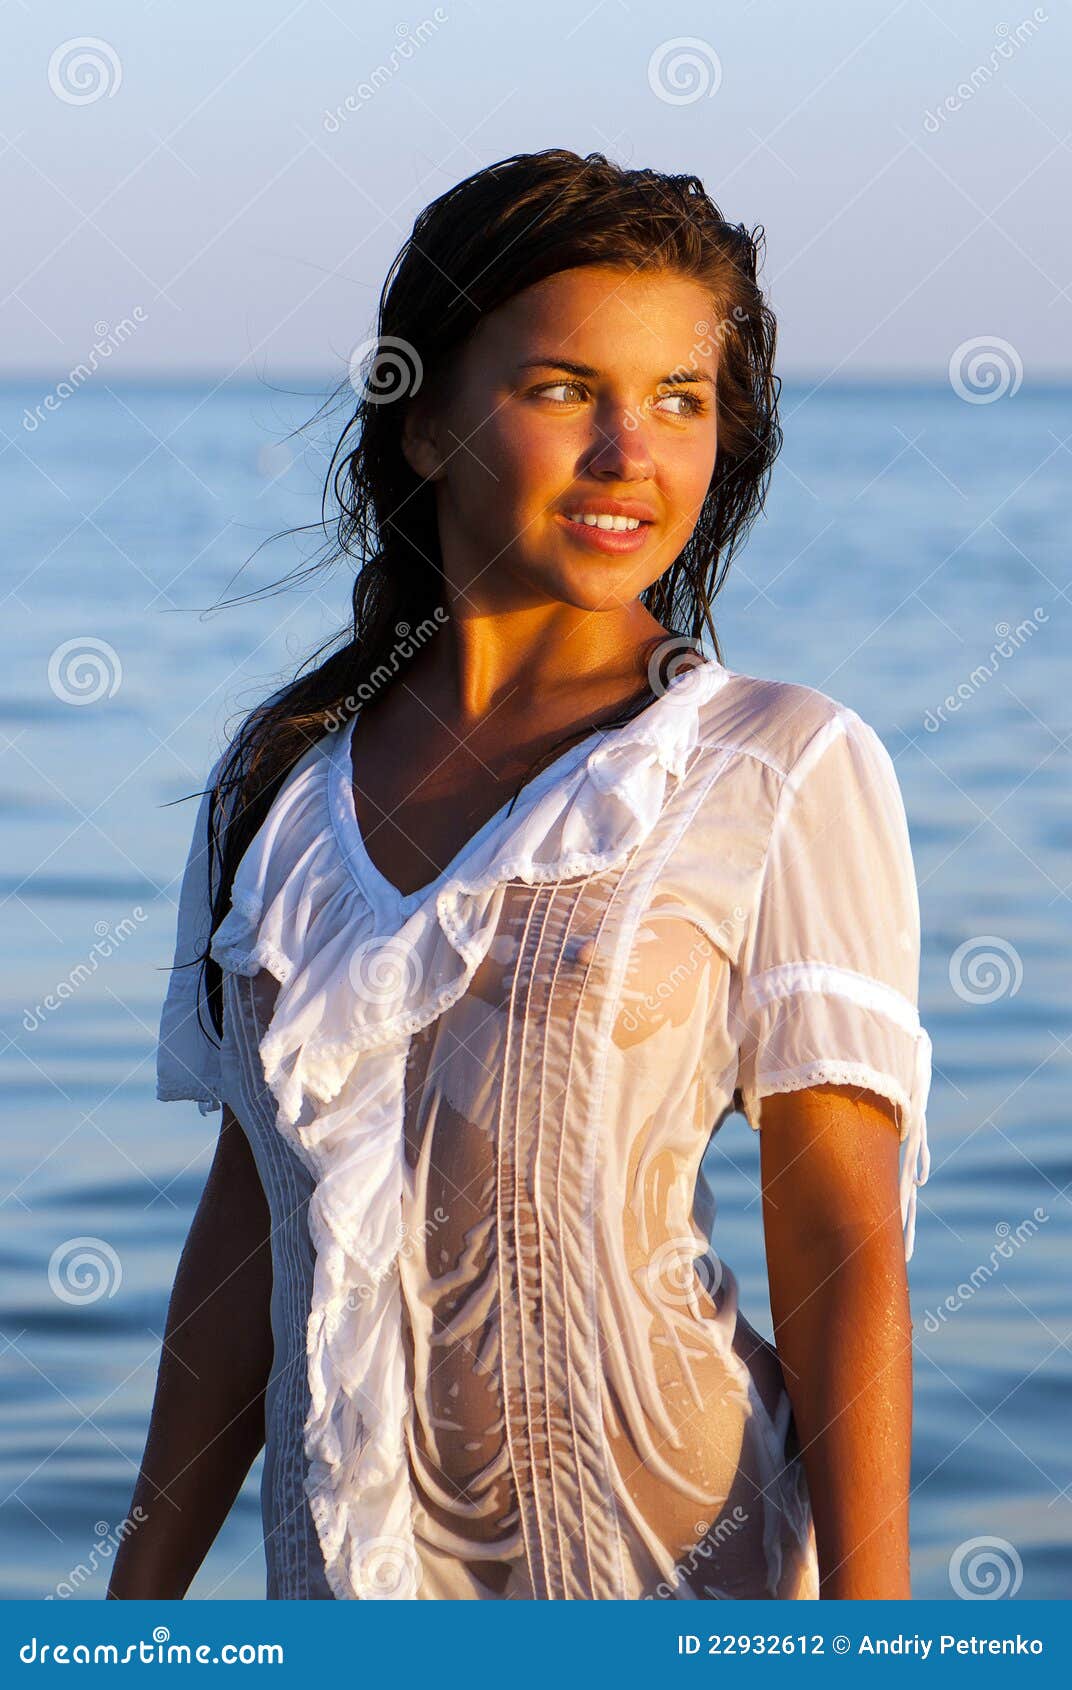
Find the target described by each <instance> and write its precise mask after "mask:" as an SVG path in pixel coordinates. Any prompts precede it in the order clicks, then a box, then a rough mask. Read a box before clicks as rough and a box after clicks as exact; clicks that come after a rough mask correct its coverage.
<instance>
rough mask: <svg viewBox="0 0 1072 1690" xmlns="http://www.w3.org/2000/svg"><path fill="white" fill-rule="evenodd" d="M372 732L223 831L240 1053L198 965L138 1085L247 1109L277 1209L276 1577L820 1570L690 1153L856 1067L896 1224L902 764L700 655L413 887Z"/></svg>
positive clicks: (555, 1591) (552, 1586)
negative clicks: (373, 753)
mask: <svg viewBox="0 0 1072 1690" xmlns="http://www.w3.org/2000/svg"><path fill="white" fill-rule="evenodd" d="M352 728H353V718H351V719H350V721H349V722H348V723H347V724H346V726H345V727H343V728H341V729H339V730H338V731H335V732H333V733H330V734H327V735H326V736H325V737H324V738H323V739H322V740H321V741H320V742H319V743H317V744H316V745H314V746H312V747H311V748H310V749H309V750H308V751H307V752H306V753H305V754H304V755H303V756H302V758H301V759H300V761H299V762H298V763H296V764H295V766H294V768H293V769H292V770H291V772H290V774H289V775H288V776H287V778H286V781H285V783H284V785H283V786H282V788H281V790H280V791H279V793H278V795H277V797H276V799H275V802H274V803H273V805H272V808H271V811H270V813H269V815H268V816H267V819H266V820H265V822H264V824H263V826H262V827H261V828H260V831H259V832H258V833H257V835H256V837H255V838H254V840H253V841H252V843H251V844H250V846H249V848H248V850H247V851H246V853H245V855H244V856H243V858H242V861H241V864H240V866H239V868H238V871H237V874H236V876H235V881H234V887H233V895H232V900H231V907H230V911H229V913H228V915H227V916H226V918H225V919H224V920H223V922H222V923H221V924H220V925H219V926H218V927H217V929H216V931H215V933H214V935H213V936H212V954H213V956H214V957H215V958H216V959H217V960H218V962H219V963H220V964H221V966H222V968H223V971H224V974H223V978H224V1038H223V1043H222V1046H219V1045H217V1044H216V1043H215V1042H213V1041H212V1040H211V1039H210V1038H209V1037H207V1036H206V1035H205V1033H204V1032H203V1031H202V1029H201V1026H200V1025H199V1021H198V1016H197V1013H196V1007H195V998H196V979H197V972H198V971H197V970H196V968H194V969H182V968H180V969H178V971H177V972H175V973H173V974H172V975H171V977H170V985H169V989H168V993H167V997H166V1001H165V1004H164V1008H163V1015H162V1021H161V1036H160V1046H159V1055H158V1095H159V1096H160V1097H161V1098H193V1099H196V1100H197V1101H198V1102H199V1103H200V1104H201V1106H202V1109H203V1110H205V1111H207V1110H209V1109H212V1108H216V1107H219V1105H220V1103H221V1102H227V1103H228V1104H229V1105H230V1106H231V1108H232V1109H233V1110H234V1112H235V1114H236V1116H237V1117H238V1119H239V1121H240V1122H241V1124H242V1126H243V1128H244V1130H245V1132H246V1133H247V1135H248V1137H249V1139H250V1143H251V1146H252V1149H253V1153H254V1155H255V1157H256V1160H257V1166H258V1169H259V1172H260V1175H261V1178H262V1181H263V1183H264V1187H265V1192H266V1196H267V1199H268V1202H269V1206H270V1209H271V1215H272V1249H273V1263H274V1286H273V1293H272V1308H271V1319H272V1328H273V1332H274V1336H275V1360H274V1364H273V1369H272V1376H271V1380H270V1382H269V1387H268V1392H267V1399H266V1410H265V1413H266V1424H265V1434H266V1442H265V1466H264V1477H263V1480H262V1491H261V1496H262V1510H263V1520H264V1531H265V1546H266V1557H267V1565H268V1587H267V1594H268V1595H269V1596H270V1597H272V1596H275V1597H328V1598H330V1597H336V1598H379V1597H387V1598H418V1599H436V1598H451V1599H453V1598H518V1599H539V1600H546V1599H565V1598H580V1599H620V1598H639V1597H647V1598H653V1599H664V1598H685V1599H719V1598H738V1597H758V1598H774V1599H786V1598H789V1599H796V1598H805V1597H815V1596H817V1594H818V1572H817V1566H816V1555H815V1538H814V1531H813V1527H812V1520H811V1510H810V1505H809V1499H808V1493H807V1486H806V1482H805V1478H804V1471H803V1465H802V1461H801V1458H800V1454H799V1448H798V1445H797V1442H796V1435H795V1430H794V1426H793V1420H792V1414H791V1407H790V1402H789V1399H788V1396H787V1394H786V1390H785V1384H784V1381H783V1377H782V1373H781V1368H780V1366H779V1362H778V1357H777V1354H776V1352H775V1350H774V1349H773V1348H772V1346H771V1345H770V1344H769V1343H767V1342H766V1341H765V1340H764V1339H762V1338H761V1337H760V1336H759V1334H758V1333H757V1332H756V1331H755V1330H754V1329H753V1328H752V1327H751V1326H750V1325H749V1323H748V1322H747V1320H746V1319H745V1318H744V1315H743V1314H742V1313H741V1312H740V1311H739V1309H738V1307H737V1283H736V1280H735V1278H734V1276H733V1273H732V1271H731V1269H730V1268H729V1266H728V1265H727V1264H726V1263H725V1262H723V1261H721V1260H720V1258H719V1256H718V1254H717V1253H716V1249H715V1243H714V1242H713V1241H712V1238H711V1236H710V1223H711V1220H712V1212H711V1211H710V1208H709V1199H708V1198H707V1196H706V1195H705V1194H706V1184H705V1182H704V1181H699V1182H698V1173H699V1168H700V1163H701V1161H702V1159H703V1156H704V1153H705V1151H706V1150H707V1149H708V1146H709V1144H710V1141H711V1138H712V1135H713V1134H714V1133H716V1132H717V1131H718V1130H719V1128H720V1127H721V1125H722V1123H723V1121H724V1120H725V1118H726V1116H727V1115H728V1114H729V1113H730V1112H731V1111H732V1109H733V1108H734V1105H735V1103H737V1105H738V1107H742V1108H743V1111H744V1113H745V1115H746V1117H747V1119H748V1121H749V1122H750V1124H751V1125H752V1126H753V1127H755V1128H759V1127H760V1126H761V1125H762V1100H763V1098H764V1097H767V1096H769V1095H770V1094H771V1093H773V1092H785V1091H791V1090H796V1089H798V1088H800V1087H804V1086H810V1085H813V1084H816V1083H819V1082H822V1081H833V1082H838V1083H850V1084H856V1085H860V1086H865V1087H868V1088H870V1089H872V1090H873V1091H875V1092H878V1093H879V1094H881V1095H882V1096H883V1097H885V1098H888V1099H890V1100H891V1101H892V1102H893V1103H894V1104H895V1105H896V1109H897V1119H898V1123H899V1129H900V1136H901V1139H902V1142H903V1152H902V1154H903V1162H902V1176H901V1207H902V1215H903V1220H904V1226H905V1246H906V1254H907V1255H910V1254H911V1250H912V1239H913V1233H914V1222H915V1201H916V1187H917V1185H919V1184H922V1183H923V1181H924V1180H925V1179H926V1178H927V1173H928V1168H929V1158H928V1151H927V1136H926V1122H925V1106H926V1102H927V1096H928V1091H929V1086H930V1053H931V1045H930V1040H929V1038H928V1036H927V1033H926V1032H925V1031H924V1029H923V1028H922V1027H921V1025H920V1021H919V1016H918V1013H917V1007H916V1006H917V990H918V969H919V905H918V898H917V891H916V884H915V876H914V872H913V864H912V856H911V850H910V844H909V835H908V828H907V824H906V819H905V811H904V806H903V803H902V799H901V794H900V790H899V787H898V783H897V778H896V775H895V773H894V768H893V764H892V761H891V759H890V756H889V754H888V753H887V751H886V750H885V748H884V746H883V744H882V742H881V741H880V739H879V738H878V736H877V734H876V733H875V731H874V730H873V729H872V728H871V727H870V726H868V725H867V723H865V722H864V721H863V720H862V719H861V717H860V716H858V715H857V714H856V712H855V711H853V710H852V709H850V708H848V707H846V706H844V705H841V704H838V703H837V702H835V701H834V700H832V699H831V698H829V697H827V696H826V694H824V693H822V692H819V691H817V690H815V689H813V688H809V687H805V686H800V685H796V684H791V683H787V682H778V681H769V680H761V679H757V678H754V677H751V676H747V675H742V674H737V673H735V672H733V671H731V670H729V669H726V668H725V667H724V666H722V665H721V664H719V663H717V662H715V661H714V660H707V661H705V662H702V663H700V664H698V665H697V666H695V667H693V668H690V669H687V670H684V671H682V672H681V673H679V674H678V675H677V676H676V677H675V678H674V679H673V680H672V682H671V683H670V685H669V687H668V688H667V690H666V691H665V692H664V693H662V694H661V695H660V696H658V697H657V698H655V699H654V701H653V702H652V703H650V704H649V705H647V706H646V707H645V708H644V709H643V710H642V711H641V712H640V714H639V715H637V716H636V717H635V718H634V719H633V720H632V721H631V722H628V723H627V724H625V725H624V726H620V727H616V728H611V729H601V730H596V731H594V732H593V733H592V734H590V735H589V736H588V737H587V738H586V739H584V740H582V741H581V742H579V743H578V744H576V745H574V746H573V747H571V748H570V749H569V750H567V751H566V752H565V753H564V754H563V755H562V756H561V757H559V758H558V759H556V761H554V762H553V763H551V764H549V765H548V766H547V767H546V768H545V769H544V770H543V771H541V772H540V773H538V774H537V775H536V776H535V777H534V778H533V779H532V780H531V781H530V782H529V783H528V784H527V785H526V786H525V787H524V788H523V789H522V792H521V795H520V797H519V798H518V799H517V800H516V801H515V803H514V805H513V808H512V809H510V808H509V806H508V805H504V806H503V807H502V808H501V809H500V810H499V811H498V812H497V814H496V815H494V816H493V817H491V819H490V820H489V821H488V822H487V823H486V824H485V825H484V826H483V827H482V828H481V829H480V830H479V831H478V832H477V833H476V834H475V835H474V837H473V838H472V839H471V840H470V841H469V842H468V844H467V845H466V846H464V847H463V849H462V850H461V851H459V852H458V854H457V855H456V856H455V858H454V859H453V860H452V862H451V863H450V864H449V865H448V866H447V868H446V869H444V871H443V872H442V873H441V874H440V875H438V876H437V877H436V879H435V880H433V881H431V882H429V884H428V885H427V886H425V887H422V888H421V889H420V891H418V892H414V893H412V894H410V895H408V896H403V895H401V894H400V893H399V892H398V891H397V890H396V888H395V887H394V886H393V885H392V884H391V882H390V881H389V880H388V879H386V877H385V876H384V874H383V873H382V872H381V871H380V870H379V869H377V868H376V867H375V866H374V864H373V862H372V860H371V858H370V856H369V854H368V851H367V850H366V847H365V844H364V842H363V840H362V837H361V833H360V831H359V828H358V824H357V818H356V814H355V807H354V799H353V786H352V770H351V751H350V740H351V735H352ZM206 805H207V798H206V799H203V800H202V804H201V814H200V817H199V820H198V823H197V827H196V830H195V836H194V841H193V845H192V848H191V851H190V857H189V860H188V863H187V867H186V872H185V876H184V878H183V882H182V889H181V896H180V905H179V919H178V933H177V942H176V950H175V960H176V963H180V964H181V963H184V962H187V961H189V960H190V959H191V958H192V957H194V956H196V955H197V954H198V952H199V951H200V950H201V948H202V947H203V945H204V943H205V941H206V939H207V938H208V936H209V928H210V917H209V895H208V893H209V888H208V880H207V875H206V869H205V863H206V851H205V823H206ZM202 1018H203V1019H204V1020H205V1022H206V1024H207V1020H208V1018H207V1012H206V1011H205V1008H204V1004H203V1001H202Z"/></svg>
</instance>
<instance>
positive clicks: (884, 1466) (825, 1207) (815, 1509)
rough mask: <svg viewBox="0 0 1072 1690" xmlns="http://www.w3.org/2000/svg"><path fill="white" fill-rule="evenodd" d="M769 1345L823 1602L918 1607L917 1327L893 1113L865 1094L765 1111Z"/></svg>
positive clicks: (806, 1095)
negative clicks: (802, 1477)
mask: <svg viewBox="0 0 1072 1690" xmlns="http://www.w3.org/2000/svg"><path fill="white" fill-rule="evenodd" d="M762 1119H763V1125H762V1131H761V1132H760V1135H759V1137H760V1157H761V1168H762V1182H763V1220H764V1234H765V1241H766V1253H767V1268H768V1275H769V1280H770V1296H771V1312H772V1315H773V1318H774V1334H775V1342H776V1345H777V1348H778V1353H779V1355H780V1357H781V1361H782V1368H783V1372H784V1375H785V1383H786V1389H787V1391H788V1393H789V1397H790V1401H791V1402H792V1405H793V1417H794V1420H795V1422H796V1428H797V1433H798V1436H799V1439H800V1443H801V1446H802V1450H803V1460H804V1470H805V1474H806V1477H807V1481H808V1489H809V1492H810V1494H811V1503H812V1516H813V1519H814V1521H815V1535H816V1544H817V1548H818V1557H819V1575H820V1588H819V1594H820V1596H821V1597H823V1598H824V1599H827V1600H830V1599H851V1600H857V1601H859V1600H863V1599H869V1598H903V1597H909V1596H911V1594H912V1592H911V1586H910V1577H909V1555H908V1494H909V1479H910V1468H911V1442H912V1320H911V1315H910V1312H909V1301H908V1284H907V1277H906V1273H905V1256H904V1238H903V1234H902V1227H901V1211H900V1198H899V1192H898V1152H899V1144H898V1134H897V1128H896V1119H895V1114H894V1110H893V1106H892V1105H891V1104H890V1103H888V1102H887V1101H886V1099H885V1098H882V1097H878V1096H877V1095H876V1094H875V1093H873V1092H870V1091H865V1090H862V1089H861V1088H860V1087H858V1086H843V1085H819V1086H813V1087H810V1088H808V1089H806V1090H801V1091H794V1092H784V1093H776V1094H774V1095H771V1096H768V1097H764V1098H763V1102H762Z"/></svg>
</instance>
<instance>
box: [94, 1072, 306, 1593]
mask: <svg viewBox="0 0 1072 1690" xmlns="http://www.w3.org/2000/svg"><path fill="white" fill-rule="evenodd" d="M270 1234H271V1221H270V1215H269V1210H268V1204H267V1201H266V1199H265V1195H264V1188H263V1186H262V1185H261V1181H260V1176H259V1174H258V1172H257V1166H256V1163H255V1161H254V1159H253V1152H252V1150H251V1149H250V1146H249V1141H248V1140H247V1138H246V1135H245V1133H244V1131H243V1130H242V1127H241V1124H240V1123H239V1121H238V1120H237V1119H236V1117H235V1116H234V1114H233V1113H232V1112H231V1110H230V1109H228V1108H227V1107H226V1105H225V1106H224V1110H223V1121H222V1124H221V1127H220V1137H219V1143H218V1144H217V1147H216V1155H215V1158H214V1160H213V1163H212V1168H211V1171H210V1173H209V1177H208V1180H207V1182H206V1184H205V1189H204V1191H203V1193H202V1195H201V1201H200V1203H199V1205H198V1208H197V1213H196V1215H195V1216H194V1221H193V1225H192V1226H191V1228H190V1232H189V1236H188V1237H187V1240H186V1244H185V1246H184V1248H183V1252H182V1257H181V1259H180V1261H179V1267H178V1271H177V1273H176V1275H175V1284H174V1287H173V1290H172V1293H171V1301H170V1304H169V1306H168V1314H167V1324H166V1328H165V1333H164V1343H163V1348H162V1353H161V1360H160V1368H159V1372H158V1375H157V1381H156V1394H155V1397H154V1400H153V1410H152V1416H151V1419H150V1423H149V1431H148V1436H147V1439H146V1444H145V1453H144V1455H143V1457H142V1463H141V1469H140V1472H139V1474H138V1480H137V1484H136V1485H135V1488H134V1494H133V1496H132V1498H131V1512H130V1519H129V1528H130V1529H129V1535H128V1536H127V1537H125V1538H124V1540H123V1542H122V1543H121V1545H120V1547H119V1550H118V1553H117V1555H116V1558H115V1564H114V1567H113V1569H112V1577H111V1582H110V1583H109V1586H108V1596H109V1597H110V1598H114V1599H124V1598H125V1599H144V1598H153V1597H157V1598H159V1597H181V1596H185V1594H186V1591H187V1589H188V1587H189V1585H190V1583H191V1581H192V1580H193V1578H194V1575H195V1573H196V1572H197V1570H198V1568H199V1567H200V1565H201V1563H202V1561H203V1560H204V1558H205V1556H206V1555H207V1553H208V1551H209V1549H210V1547H211V1545H212V1543H213V1541H214V1540H215V1538H216V1535H217V1533H218V1532H219V1530H220V1527H221V1526H222V1525H223V1522H224V1520H225V1519H226V1518H227V1515H228V1514H229V1512H230V1510H231V1507H232V1505H233V1503H234V1500H235V1498H236V1496H237V1495H238V1492H239V1491H240V1490H241V1488H242V1484H243V1481H244V1480H245V1478H246V1475H247V1474H248V1472H249V1469H250V1467H251V1466H252V1464H253V1462H254V1461H255V1460H256V1457H257V1455H258V1453H259V1451H260V1449H261V1448H262V1446H263V1444H264V1394H265V1388H266V1386H267V1383H268V1377H269V1374H270V1372H271V1367H272V1357H273V1345H272V1329H271V1295H272V1257H271V1244H270ZM135 1510H140V1512H136V1511H135ZM139 1521H140V1523H139Z"/></svg>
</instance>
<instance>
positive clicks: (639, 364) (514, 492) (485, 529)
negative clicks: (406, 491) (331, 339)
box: [407, 266, 717, 611]
mask: <svg viewBox="0 0 1072 1690" xmlns="http://www.w3.org/2000/svg"><path fill="white" fill-rule="evenodd" d="M711 318H712V304H711V298H710V295H709V293H708V291H707V289H706V288H704V287H702V286H701V285H700V284H699V283H697V282H695V281H691V280H685V279H683V278H680V277H677V276H673V275H667V274H663V275H652V274H647V275H644V274H637V273H634V272H632V271H630V270H626V269H621V268H617V267H609V266H608V267H604V266H590V267H585V268H583V269H577V270H567V271H563V272H561V273H560V274H558V275H555V276H551V277H548V278H547V279H546V280H545V281H543V282H539V283H537V284H536V285H535V286H533V287H531V288H528V289H526V291H525V292H524V293H522V294H519V295H517V296H516V297H515V298H514V299H512V300H510V301H509V302H508V303H507V304H506V305H503V306H501V307H500V308H499V309H498V310H497V311H495V312H492V313H490V314H489V315H488V316H487V317H486V318H485V319H484V321H483V322H482V323H481V324H480V326H479V327H478V329H477V330H476V331H475V333H474V334H473V336H472V337H471V338H470V340H469V342H468V343H467V344H466V346H465V347H464V348H463V350H462V354H461V357H460V360H459V365H458V369H457V373H456V377H455V380H454V382H453V384H452V386H451V389H450V391H449V393H448V394H446V395H445V396H444V398H443V402H442V405H441V407H440V409H439V410H438V411H435V412H431V413H429V415H428V416H427V417H426V418H425V420H424V422H423V424H422V423H420V422H416V417H417V416H419V412H413V413H412V414H413V417H414V434H413V436H412V438H411V439H410V440H409V443H408V444H407V456H408V457H409V459H410V462H411V464H412V465H413V467H414V468H415V469H416V470H417V472H418V474H421V475H432V476H433V477H434V479H435V481H436V490H437V492H436V496H437V510H438V518H439V533H440V543H441V548H442V554H443V564H444V569H445V571H446V575H447V579H448V581H449V582H450V583H451V584H452V585H453V586H454V588H455V590H456V591H457V592H459V593H461V594H462V595H463V602H464V604H465V606H466V608H467V609H468V610H470V611H488V610H493V609H497V610H502V609H506V608H510V607H518V608H520V607H522V606H530V607H534V606H536V605H539V604H546V603H547V602H548V601H559V602H562V603H566V604H569V605H572V606H575V607H577V608H578V609H583V610H609V609H614V608H615V607H618V606H624V605H626V604H628V603H630V601H632V600H634V599H636V598H637V596H638V595H639V594H640V593H641V592H642V591H643V590H644V588H645V587H648V586H650V584H651V583H652V582H653V581H656V580H657V579H658V578H659V576H660V575H662V574H663V573H664V572H665V571H666V570H667V569H668V568H669V567H670V565H671V564H672V563H673V562H674V560H675V558H676V557H677V556H678V554H679V553H680V552H681V550H682V548H683V546H684V545H685V543H686V541H687V540H688V538H689V536H690V534H691V533H692V531H693V528H694V527H695V524H696V520H697V517H698V516H699V513H700V509H701V507H702V505H703V502H704V499H705V498H706V496H707V492H708V488H709V486H710V482H711V476H712V472H713V470H714V465H715V455H716V450H717V427H716V409H715V377H716V364H717V344H716V342H715V341H714V339H713V337H712V335H711ZM674 378H677V379H674ZM422 428H423V430H424V432H423V433H421V432H420V430H421V429H422ZM407 432H408V431H407ZM614 501H622V502H625V503H627V504H634V505H635V506H636V511H635V513H634V514H636V515H643V517H644V518H645V520H644V521H643V522H642V523H641V525H640V527H639V528H637V529H635V530H633V531H631V532H618V533H609V534H608V533H607V532H606V531H605V530H600V529H598V528H593V527H592V526H591V525H589V524H577V523H575V522H571V521H570V516H571V514H574V515H575V514H577V513H578V512H582V511H583V512H587V513H588V514H589V515H591V514H592V512H593V511H595V512H598V511H599V509H600V506H601V505H606V504H608V503H611V504H613V502H614Z"/></svg>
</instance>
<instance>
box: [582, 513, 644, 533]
mask: <svg viewBox="0 0 1072 1690" xmlns="http://www.w3.org/2000/svg"><path fill="white" fill-rule="evenodd" d="M566 520H567V521H568V522H583V523H584V525H585V527H586V528H606V529H610V530H611V532H613V533H615V534H629V533H631V532H632V530H633V529H634V528H639V527H640V518H639V517H638V516H582V515H581V514H580V512H577V513H567V518H566Z"/></svg>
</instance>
